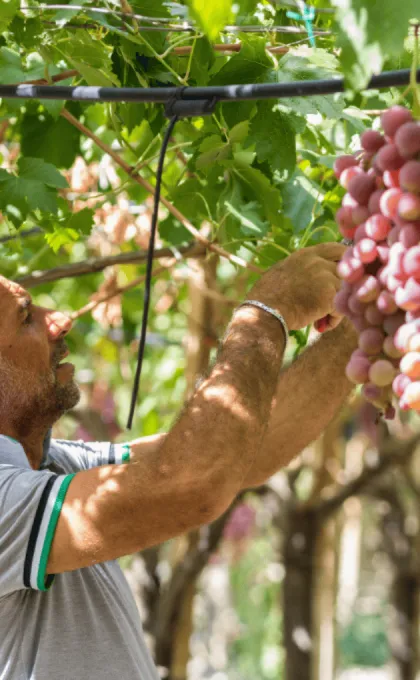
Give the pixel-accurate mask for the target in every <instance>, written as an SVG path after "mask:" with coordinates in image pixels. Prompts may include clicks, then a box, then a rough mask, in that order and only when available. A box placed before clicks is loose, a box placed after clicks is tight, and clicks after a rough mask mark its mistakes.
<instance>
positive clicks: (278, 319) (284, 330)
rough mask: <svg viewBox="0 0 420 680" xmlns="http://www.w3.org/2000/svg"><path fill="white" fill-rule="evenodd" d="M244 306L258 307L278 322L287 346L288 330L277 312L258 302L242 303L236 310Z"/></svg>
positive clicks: (246, 301)
mask: <svg viewBox="0 0 420 680" xmlns="http://www.w3.org/2000/svg"><path fill="white" fill-rule="evenodd" d="M246 305H251V306H252V307H258V309H262V310H263V311H264V312H267V313H268V314H271V316H274V318H275V319H277V321H279V322H280V324H281V327H282V328H283V333H284V340H285V342H286V344H287V341H288V339H289V329H288V328H287V323H286V322H285V320H284V318H283V317H282V315H281V314H280V313H279V312H277V311H276V310H275V309H273V308H272V307H268V306H267V305H265V304H264V303H263V302H260V301H259V300H245V302H242V304H240V305H239V307H237V309H240V308H241V307H245V306H246Z"/></svg>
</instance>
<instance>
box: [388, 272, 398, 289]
mask: <svg viewBox="0 0 420 680" xmlns="http://www.w3.org/2000/svg"><path fill="white" fill-rule="evenodd" d="M400 286H401V279H399V278H397V277H396V276H394V275H393V274H390V275H389V276H388V280H387V288H388V290H389V292H390V293H396V291H397V290H398V289H399V288H400Z"/></svg>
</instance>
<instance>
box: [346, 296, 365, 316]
mask: <svg viewBox="0 0 420 680" xmlns="http://www.w3.org/2000/svg"><path fill="white" fill-rule="evenodd" d="M347 305H348V308H349V310H350V311H351V312H352V313H353V314H356V316H358V315H362V314H364V312H365V309H366V305H365V304H364V303H363V302H362V301H361V300H359V299H358V298H357V297H356V295H350V297H349V299H348V302H347Z"/></svg>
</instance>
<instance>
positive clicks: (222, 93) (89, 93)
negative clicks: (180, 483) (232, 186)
mask: <svg viewBox="0 0 420 680" xmlns="http://www.w3.org/2000/svg"><path fill="white" fill-rule="evenodd" d="M416 79H417V81H418V82H420V69H418V71H417V74H416ZM409 82H410V71H409V69H405V70H400V71H387V72H385V73H381V74H380V75H378V76H373V78H371V80H370V81H369V83H368V85H367V86H366V88H365V89H380V88H385V87H392V86H400V85H408V84H409ZM344 90H345V82H344V79H343V78H336V79H330V80H307V81H300V82H291V83H265V84H256V85H253V84H249V85H227V86H221V87H214V86H213V87H160V88H126V87H121V88H112V87H92V86H86V87H84V86H77V87H65V86H62V85H61V86H59V85H29V84H28V85H25V84H23V85H0V97H5V98H10V99H58V100H68V99H73V100H77V101H94V102H106V101H110V102H113V101H114V102H115V101H120V102H153V103H156V104H157V103H165V104H166V115H167V116H168V117H170V121H169V124H168V127H167V129H166V132H165V137H164V139H163V142H162V147H161V150H160V156H159V164H158V169H157V173H156V188H155V199H154V208H153V217H152V224H151V230H150V241H149V248H148V253H147V270H146V280H145V291H144V311H143V319H142V326H141V333H140V341H139V349H138V356H137V367H136V373H135V378H134V385H133V392H132V397H131V404H130V412H129V416H128V422H127V428H128V429H129V430H130V429H131V426H132V422H133V416H134V411H135V407H136V401H137V395H138V390H139V385H140V376H141V369H142V365H143V357H144V348H145V343H146V329H147V320H148V315H149V307H150V293H151V280H152V268H153V254H154V246H155V235H156V229H157V219H158V211H159V200H160V188H161V182H162V174H163V164H164V161H165V153H166V149H167V146H168V143H169V138H170V135H171V133H172V130H173V128H174V126H175V123H176V121H177V120H178V117H179V116H194V115H203V114H206V113H211V111H212V110H213V108H214V106H215V104H216V103H217V102H220V101H241V100H250V99H279V98H282V97H308V96H311V95H321V94H323V95H326V94H335V93H338V92H344Z"/></svg>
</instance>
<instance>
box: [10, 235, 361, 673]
mask: <svg viewBox="0 0 420 680" xmlns="http://www.w3.org/2000/svg"><path fill="white" fill-rule="evenodd" d="M342 253H343V246H342V245H339V244H336V243H335V244H334V243H330V244H323V245H320V246H315V247H313V248H308V249H305V250H304V251H301V252H298V253H295V254H293V255H291V256H290V257H288V258H287V259H286V260H284V261H283V262H281V263H279V264H278V265H276V266H275V267H273V268H272V269H270V270H269V271H268V272H266V273H265V274H264V275H263V276H262V277H261V279H260V280H259V281H258V282H257V283H256V285H255V286H254V287H253V289H252V290H251V292H250V294H249V296H248V300H249V301H251V300H252V301H256V302H257V305H255V304H254V303H249V304H246V305H245V306H241V307H239V308H238V309H237V310H236V311H235V312H234V314H233V317H232V321H231V323H230V326H229V328H228V330H227V333H226V335H225V338H224V340H223V342H222V344H221V348H220V351H219V355H218V358H217V360H216V362H215V365H214V367H213V369H212V371H211V374H210V376H209V377H208V378H207V379H206V380H204V381H203V382H202V384H201V385H200V387H199V388H198V389H197V390H196V392H195V394H194V395H193V397H192V399H191V400H190V402H189V403H188V404H187V406H186V407H185V409H184V411H183V412H182V414H181V415H180V417H179V419H178V420H177V422H176V424H175V425H174V427H173V428H172V429H171V431H170V432H169V433H168V434H166V435H157V436H155V437H149V438H146V439H141V440H139V441H136V442H133V443H132V444H131V445H128V444H127V445H111V444H104V443H102V444H98V443H96V444H84V443H80V442H63V441H54V440H53V441H52V442H51V443H50V446H49V450H48V451H47V455H45V452H44V440H45V437H46V433H47V432H48V431H49V429H50V428H51V426H52V424H53V423H54V422H55V421H56V420H57V419H58V418H59V417H60V416H61V415H62V414H63V413H64V412H65V411H67V410H68V409H70V408H72V407H73V406H74V405H75V404H76V403H77V401H78V398H79V391H78V388H77V385H76V383H75V382H74V377H73V373H74V368H73V366H72V364H69V363H66V362H62V360H63V359H64V358H65V357H66V355H67V349H66V345H65V341H64V337H65V335H66V333H67V332H68V331H69V330H70V327H71V322H70V320H69V319H68V318H67V317H66V316H64V315H63V314H61V313H59V312H54V311H51V310H48V309H43V308H40V307H36V306H35V305H33V304H32V302H31V299H30V297H29V295H28V293H27V292H26V291H24V290H23V289H22V288H21V287H20V286H18V285H17V284H15V283H12V282H10V281H7V280H6V279H3V278H2V279H0V310H1V321H0V433H1V436H0V678H1V679H2V680H18V679H19V680H29V679H31V680H47V679H49V678H60V680H76V679H77V680H79V679H80V680H82V679H83V680H85V679H87V678H89V680H108V679H109V680H111V679H112V680H115V679H116V678H118V680H134V679H135V678H139V679H141V680H153V679H156V678H157V677H158V676H157V673H156V670H155V668H154V666H153V662H152V660H151V657H150V655H149V654H148V652H147V649H146V646H145V643H144V640H143V636H142V632H141V625H140V621H139V616H138V613H137V611H136V607H135V604H134V600H133V598H132V596H131V593H130V591H129V588H128V586H127V584H126V582H125V580H124V577H123V575H122V573H121V571H120V569H119V567H118V564H117V563H116V562H115V560H116V558H118V557H120V556H122V555H126V554H129V553H133V552H136V551H138V550H141V549H143V548H146V547H148V546H151V545H153V544H157V543H160V542H162V541H165V540H167V539H169V538H171V537H173V536H176V535H178V534H181V533H183V532H185V531H187V530H189V529H193V528H194V527H198V526H199V525H201V524H205V523H208V522H211V521H212V520H214V519H215V518H216V517H218V516H219V515H220V514H221V513H222V512H223V511H224V510H226V508H228V506H229V505H230V504H231V502H232V501H233V499H234V498H235V496H236V494H237V493H238V492H239V491H240V490H241V489H243V488H247V487H252V486H257V485H259V484H261V483H262V482H264V481H265V480H266V479H267V478H268V477H269V476H270V475H272V474H273V473H274V472H275V471H276V470H278V469H279V468H280V467H282V466H283V465H286V464H287V463H288V462H289V461H290V460H291V458H292V457H293V456H294V455H295V454H297V453H298V452H299V451H300V450H301V449H302V448H304V446H306V445H307V444H309V443H310V442H311V441H312V440H313V439H315V438H316V437H317V436H318V435H319V434H320V433H321V431H322V429H323V428H324V427H325V426H326V425H327V423H328V422H329V421H330V419H331V418H332V416H333V415H334V413H335V412H336V411H337V409H338V408H339V407H340V405H341V404H342V403H343V401H344V399H345V398H346V396H347V395H348V393H349V390H350V384H349V383H348V381H347V380H346V378H345V376H344V368H345V365H346V362H347V361H348V358H349V356H350V354H351V352H352V350H353V349H354V346H355V333H354V331H353V330H352V328H351V327H350V325H349V324H348V322H347V320H346V319H343V320H341V319H340V317H339V316H338V315H337V313H336V312H335V310H334V308H333V298H334V295H335V292H336V290H337V289H338V288H339V286H340V282H339V279H338V277H337V274H336V263H337V261H338V260H339V258H340V256H341V255H342ZM258 303H259V304H260V305H261V304H262V305H263V308H261V306H258ZM328 314H329V315H330V317H329V318H330V327H331V329H332V330H331V332H329V333H327V334H326V335H325V336H323V337H322V338H321V339H320V340H319V341H318V342H317V343H315V345H314V346H312V347H310V348H309V349H308V350H307V351H306V352H305V353H304V354H303V356H302V357H301V358H300V359H299V360H298V361H296V362H295V363H294V364H293V365H292V366H291V367H290V368H289V369H287V370H286V371H284V372H283V373H281V372H280V371H281V365H282V358H283V353H284V349H285V345H286V334H285V332H284V328H283V323H282V322H281V319H280V320H279V318H278V315H282V316H283V318H284V320H285V321H286V323H287V325H288V327H289V328H290V329H297V328H301V327H303V326H306V325H307V324H310V323H313V322H314V321H315V320H316V319H318V318H321V317H324V316H326V315H328ZM276 315H277V318H276ZM128 459H129V461H130V462H129V464H125V461H128ZM115 463H121V464H119V465H116V464H115ZM54 575H55V576H54ZM53 581H54V583H53Z"/></svg>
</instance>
